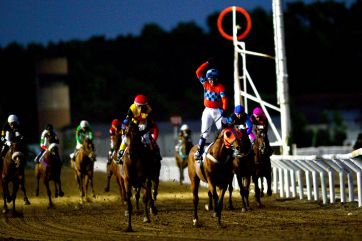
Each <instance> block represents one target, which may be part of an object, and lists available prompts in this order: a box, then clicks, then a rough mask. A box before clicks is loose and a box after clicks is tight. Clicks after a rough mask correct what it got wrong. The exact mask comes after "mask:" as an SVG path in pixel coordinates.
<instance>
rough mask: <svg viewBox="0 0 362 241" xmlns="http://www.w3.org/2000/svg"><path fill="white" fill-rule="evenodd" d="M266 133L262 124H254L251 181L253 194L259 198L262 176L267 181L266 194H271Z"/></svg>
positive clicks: (262, 186) (262, 190)
mask: <svg viewBox="0 0 362 241" xmlns="http://www.w3.org/2000/svg"><path fill="white" fill-rule="evenodd" d="M266 138H267V137H266V133H265V130H264V129H263V126H256V140H255V143H254V146H253V149H254V153H255V156H254V161H255V173H254V176H253V182H254V185H255V196H256V199H257V200H258V198H259V200H260V197H263V196H264V184H263V181H264V178H265V179H266V181H267V185H268V189H267V194H268V196H271V195H272V190H271V178H272V176H271V175H272V168H271V162H270V152H269V151H268V148H267V145H266ZM259 179H260V181H261V188H259V182H258V181H259Z"/></svg>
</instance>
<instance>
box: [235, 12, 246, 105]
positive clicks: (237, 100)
mask: <svg viewBox="0 0 362 241" xmlns="http://www.w3.org/2000/svg"><path fill="white" fill-rule="evenodd" d="M237 34H238V26H237V25H236V8H235V6H233V43H234V105H235V106H237V105H240V104H241V103H242V102H241V98H240V93H239V91H240V80H239V79H240V78H239V53H238V51H237V48H238V46H237V45H238V40H237ZM244 91H245V90H244ZM232 109H234V108H232Z"/></svg>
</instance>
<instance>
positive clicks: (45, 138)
mask: <svg viewBox="0 0 362 241" xmlns="http://www.w3.org/2000/svg"><path fill="white" fill-rule="evenodd" d="M52 143H56V144H59V138H58V135H57V133H56V132H55V130H54V128H53V126H52V125H51V124H47V125H46V127H45V129H44V130H43V132H42V133H41V136H40V148H41V150H40V152H39V154H38V155H37V156H36V157H35V159H34V162H35V163H39V162H40V160H41V158H42V157H43V154H44V153H45V151H46V150H48V148H49V145H50V144H52Z"/></svg>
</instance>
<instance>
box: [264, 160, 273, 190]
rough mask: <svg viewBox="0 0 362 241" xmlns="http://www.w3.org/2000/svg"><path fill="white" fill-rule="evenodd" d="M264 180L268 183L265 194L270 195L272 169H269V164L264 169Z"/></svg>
mask: <svg viewBox="0 0 362 241" xmlns="http://www.w3.org/2000/svg"><path fill="white" fill-rule="evenodd" d="M265 178H266V182H267V185H268V189H267V195H268V196H271V195H272V189H271V181H272V170H271V164H270V165H269V168H268V169H267V171H266V175H265Z"/></svg>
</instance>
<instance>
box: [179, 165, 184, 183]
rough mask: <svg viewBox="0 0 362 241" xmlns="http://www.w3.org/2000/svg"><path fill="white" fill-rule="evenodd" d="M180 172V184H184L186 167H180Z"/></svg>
mask: <svg viewBox="0 0 362 241" xmlns="http://www.w3.org/2000/svg"><path fill="white" fill-rule="evenodd" d="M179 172H180V185H182V183H183V181H184V169H183V168H182V167H179Z"/></svg>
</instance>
